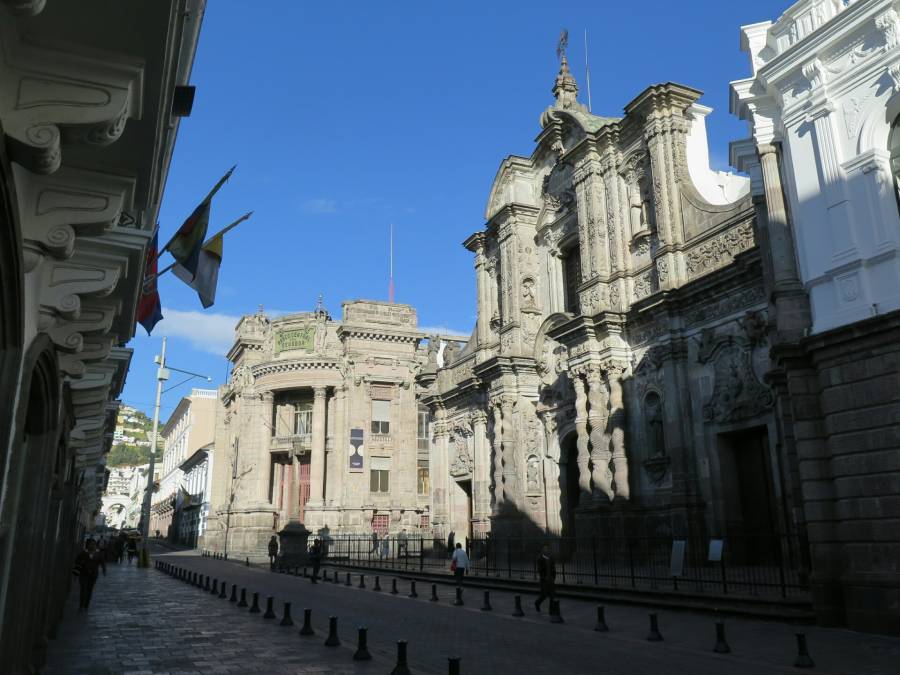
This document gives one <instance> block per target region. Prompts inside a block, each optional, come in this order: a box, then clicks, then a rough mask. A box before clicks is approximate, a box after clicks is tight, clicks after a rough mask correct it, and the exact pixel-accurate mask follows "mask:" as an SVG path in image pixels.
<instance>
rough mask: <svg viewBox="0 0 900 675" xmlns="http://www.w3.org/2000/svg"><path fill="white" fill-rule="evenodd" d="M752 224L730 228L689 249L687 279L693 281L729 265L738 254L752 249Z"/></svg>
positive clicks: (754, 241)
mask: <svg viewBox="0 0 900 675" xmlns="http://www.w3.org/2000/svg"><path fill="white" fill-rule="evenodd" d="M755 245H756V239H755V237H754V234H753V223H752V222H750V221H748V222H744V223H741V224H740V225H738V226H737V227H734V228H731V229H729V230H727V231H725V232H723V233H721V234H719V235H716V236H715V237H713V238H712V239H709V240H708V241H705V242H704V243H702V244H700V245H699V246H697V247H696V248H693V249H691V250H690V251H689V252H688V255H687V271H688V277H689V278H691V279H695V278H697V277H699V276H702V275H704V274H708V273H709V272H712V271H714V270H717V269H719V268H720V267H724V266H725V265H727V264H729V263H730V262H731V261H732V260H734V258H735V257H736V256H737V255H738V254H739V253H743V252H744V251H747V250H749V249H751V248H753V247H754V246H755Z"/></svg>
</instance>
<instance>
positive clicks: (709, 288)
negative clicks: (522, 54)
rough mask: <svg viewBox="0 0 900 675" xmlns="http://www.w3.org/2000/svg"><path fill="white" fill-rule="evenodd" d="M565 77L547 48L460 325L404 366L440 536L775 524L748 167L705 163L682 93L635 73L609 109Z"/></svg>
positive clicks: (760, 202) (757, 216) (758, 218)
mask: <svg viewBox="0 0 900 675" xmlns="http://www.w3.org/2000/svg"><path fill="white" fill-rule="evenodd" d="M577 93H578V87H577V84H576V81H575V78H574V77H573V75H572V74H571V72H570V71H569V68H568V63H567V60H566V57H565V55H564V54H563V55H562V59H561V69H560V72H559V75H558V76H557V79H556V83H555V86H554V87H553V94H554V96H555V98H556V102H555V104H554V105H552V106H551V107H549V108H548V109H547V110H546V111H545V112H544V113H543V114H542V116H541V120H540V121H541V132H540V134H539V136H538V138H537V142H536V147H535V149H534V151H533V153H532V154H531V156H529V157H519V156H510V157H508V158H507V159H506V160H504V161H503V162H502V164H501V166H500V169H499V171H498V173H497V176H496V179H495V181H494V184H493V186H492V188H491V192H490V197H489V200H488V206H487V211H486V214H485V218H486V221H487V222H486V225H485V226H484V228H483V229H481V230H479V231H477V232H475V233H474V234H472V235H471V236H470V237H469V238H468V239H467V240H466V241H465V246H466V247H467V248H468V249H469V250H470V251H472V253H473V254H474V257H475V273H476V278H477V294H478V316H477V324H476V328H475V331H474V333H473V336H472V339H471V340H470V342H469V344H468V345H467V346H466V347H465V349H463V350H462V351H461V352H460V353H458V354H453V353H451V354H450V355H447V354H445V355H444V356H445V358H444V359H443V361H444V363H443V367H442V368H439V369H437V371H436V372H434V373H431V372H423V373H421V374H420V375H419V377H418V379H417V382H418V386H419V387H420V390H421V392H420V396H421V398H422V400H423V402H424V403H426V404H427V405H428V406H429V407H430V409H431V411H432V415H433V418H434V442H433V451H432V476H433V500H434V501H433V510H434V512H433V522H434V529H435V536H436V537H438V536H446V535H447V533H448V532H451V531H453V532H455V533H456V536H457V537H459V536H460V535H461V534H462V533H466V534H468V535H470V536H476V537H477V536H480V535H483V534H484V533H487V532H488V531H491V532H493V533H494V534H495V535H496V534H501V533H503V534H510V535H529V534H547V533H549V534H553V535H563V536H568V535H591V534H604V533H606V534H615V533H618V534H636V533H642V534H646V535H666V536H668V535H673V534H674V535H698V536H713V535H715V536H724V535H726V534H728V535H730V536H732V537H737V536H739V535H755V534H771V533H773V532H787V531H790V530H791V529H792V527H793V515H792V513H793V506H794V505H795V500H796V495H795V486H794V482H793V480H794V479H793V473H794V472H793V469H792V467H791V463H790V458H789V457H785V456H784V454H783V452H782V446H783V443H782V431H781V428H780V425H779V421H778V418H777V416H776V414H775V397H774V396H773V393H772V390H771V389H770V387H769V386H768V385H767V384H765V383H764V381H763V378H764V374H765V373H766V372H767V370H769V368H770V367H771V364H770V362H769V356H768V340H769V326H770V323H771V319H770V317H771V314H772V312H771V308H770V306H769V297H770V290H771V289H769V288H768V287H767V283H768V282H767V281H765V279H766V278H767V275H766V274H764V268H765V267H766V266H767V265H769V262H768V260H767V256H764V255H762V253H761V248H762V247H761V246H760V244H761V242H764V241H765V238H766V236H767V234H766V207H765V200H764V198H763V195H762V191H761V187H760V185H761V184H760V183H759V181H758V180H755V179H751V178H746V177H741V176H736V175H733V174H725V173H720V172H714V171H712V170H710V168H709V166H708V161H707V157H708V152H707V145H706V131H705V122H704V118H705V117H706V115H707V114H708V113H709V112H711V111H710V109H709V108H706V107H704V106H702V105H700V104H698V102H697V101H698V99H699V97H700V95H701V93H700V92H699V91H697V90H694V89H691V88H689V87H685V86H682V85H678V84H672V83H666V84H661V85H655V86H652V87H649V88H647V89H646V90H644V91H643V92H642V93H641V94H640V95H639V96H637V98H635V99H634V100H633V101H632V102H630V103H629V104H628V105H627V106H626V107H625V114H624V116H623V117H621V118H612V117H601V116H597V115H594V114H591V113H590V112H589V111H588V110H587V108H586V107H585V106H584V105H582V104H581V103H579V102H578V100H577ZM732 154H733V157H732V161H733V162H734V163H735V165H736V166H740V167H741V168H743V169H744V170H748V171H751V175H754V173H753V172H754V171H755V172H756V173H758V161H759V160H758V155H757V153H756V150H755V148H754V147H753V146H752V145H751V144H745V145H744V146H741V145H740V144H737V145H735V146H734V147H733V148H732Z"/></svg>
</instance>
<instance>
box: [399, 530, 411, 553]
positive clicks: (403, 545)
mask: <svg viewBox="0 0 900 675" xmlns="http://www.w3.org/2000/svg"><path fill="white" fill-rule="evenodd" d="M407 542H408V537H407V536H406V530H400V534H398V535H397V557H398V558H399V557H400V556H401V555H402V556H403V557H408V556H409V550H408V548H407Z"/></svg>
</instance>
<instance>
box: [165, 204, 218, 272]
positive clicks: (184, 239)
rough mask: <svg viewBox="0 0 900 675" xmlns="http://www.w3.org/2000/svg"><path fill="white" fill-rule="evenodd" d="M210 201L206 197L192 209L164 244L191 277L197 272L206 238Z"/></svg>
mask: <svg viewBox="0 0 900 675" xmlns="http://www.w3.org/2000/svg"><path fill="white" fill-rule="evenodd" d="M211 201H212V200H211V199H210V198H209V197H207V198H206V199H205V200H204V201H203V202H202V203H201V204H200V206H198V207H197V208H196V209H194V212H193V213H192V214H191V215H190V216H188V219H187V220H185V221H184V223H183V224H182V226H181V227H180V228H178V232H176V233H175V236H174V237H172V241H170V242H169V245H168V246H166V248H167V249H168V251H169V253H171V254H172V257H173V258H175V260H177V261H178V264H179V265H180V266H181V267H183V268H184V269H185V270H187V271H188V273H189V274H190V277H191V279H193V278H194V275H196V274H197V264H198V263H199V261H200V249H201V248H202V247H203V240H204V239H206V229H207V228H208V227H209V207H210V203H211Z"/></svg>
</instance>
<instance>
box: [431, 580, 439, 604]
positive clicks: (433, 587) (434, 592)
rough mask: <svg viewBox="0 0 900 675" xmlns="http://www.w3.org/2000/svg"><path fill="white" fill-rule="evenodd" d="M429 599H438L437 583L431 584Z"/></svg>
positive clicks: (432, 600) (433, 600) (435, 600)
mask: <svg viewBox="0 0 900 675" xmlns="http://www.w3.org/2000/svg"><path fill="white" fill-rule="evenodd" d="M429 601H430V602H437V601H438V594H437V584H431V597H430V598H429Z"/></svg>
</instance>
